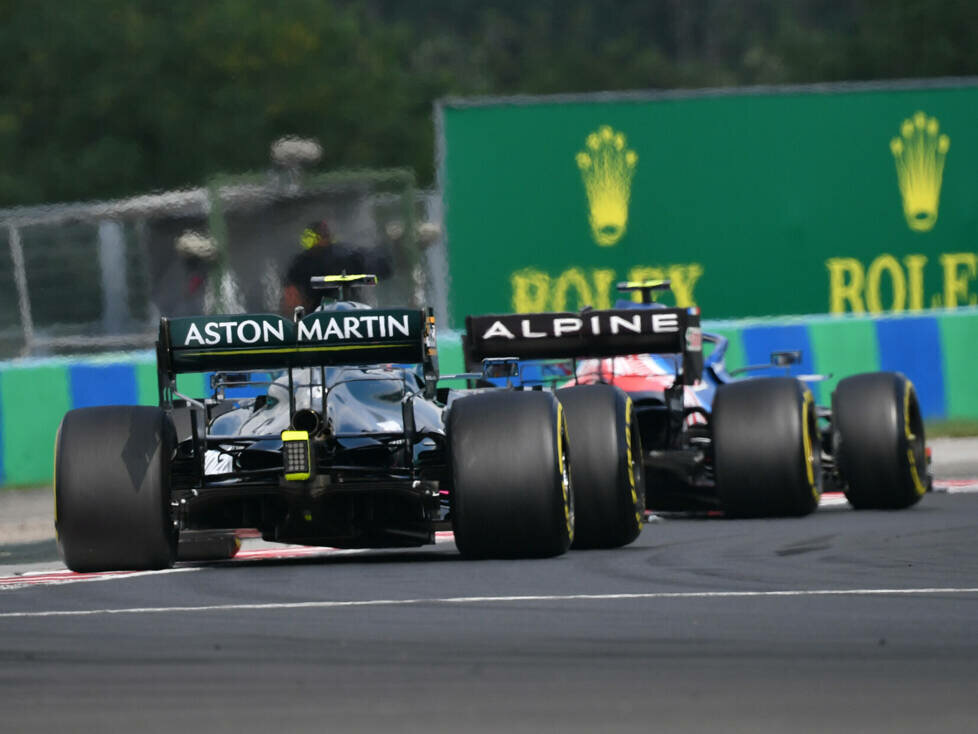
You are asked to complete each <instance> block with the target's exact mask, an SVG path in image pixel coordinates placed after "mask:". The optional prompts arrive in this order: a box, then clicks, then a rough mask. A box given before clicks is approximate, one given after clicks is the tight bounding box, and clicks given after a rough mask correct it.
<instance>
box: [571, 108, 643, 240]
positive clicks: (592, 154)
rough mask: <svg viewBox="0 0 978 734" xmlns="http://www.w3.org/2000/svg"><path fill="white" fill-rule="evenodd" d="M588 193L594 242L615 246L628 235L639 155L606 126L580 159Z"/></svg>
mask: <svg viewBox="0 0 978 734" xmlns="http://www.w3.org/2000/svg"><path fill="white" fill-rule="evenodd" d="M576 160H577V167H578V168H579V169H580V170H581V179H582V180H583V181H584V190H585V191H586V192H587V203H588V209H589V220H590V223H591V233H592V235H593V236H594V241H595V242H597V243H598V244H599V245H601V246H602V247H611V246H612V245H614V244H616V243H617V242H618V240H620V239H621V238H622V237H623V236H624V235H625V228H626V226H627V225H628V200H629V198H630V196H631V192H632V176H633V175H634V174H635V164H636V163H638V155H637V154H636V153H635V151H634V150H628V149H627V148H626V141H625V135H624V133H621V132H618V131H617V130H613V129H612V128H611V127H610V126H608V125H602V126H601V127H600V128H598V129H597V130H595V131H594V132H593V133H591V134H590V135H588V136H587V141H586V143H585V147H584V150H582V151H580V152H579V153H578V154H577V157H576Z"/></svg>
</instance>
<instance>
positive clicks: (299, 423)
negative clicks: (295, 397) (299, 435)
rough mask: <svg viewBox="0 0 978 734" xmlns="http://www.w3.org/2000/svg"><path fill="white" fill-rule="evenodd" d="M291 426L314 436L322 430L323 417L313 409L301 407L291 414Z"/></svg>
mask: <svg viewBox="0 0 978 734" xmlns="http://www.w3.org/2000/svg"><path fill="white" fill-rule="evenodd" d="M292 427H293V428H294V429H295V430H297V431H306V432H307V433H308V434H309V435H310V436H315V435H316V434H317V433H319V431H320V430H322V427H323V417H322V416H321V415H320V414H319V413H317V412H316V411H315V410H310V409H309V408H303V409H302V410H297V411H296V412H295V415H293V416H292Z"/></svg>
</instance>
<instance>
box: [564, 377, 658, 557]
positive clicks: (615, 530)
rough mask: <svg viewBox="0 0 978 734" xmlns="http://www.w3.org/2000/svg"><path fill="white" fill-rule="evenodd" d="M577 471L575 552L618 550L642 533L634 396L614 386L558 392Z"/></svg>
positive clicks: (642, 501) (642, 491) (642, 500)
mask: <svg viewBox="0 0 978 734" xmlns="http://www.w3.org/2000/svg"><path fill="white" fill-rule="evenodd" d="M556 395H557V399H558V400H560V403H561V405H563V406H564V412H565V414H566V416H567V434H568V436H569V438H570V454H569V456H570V465H571V466H572V467H573V470H574V480H573V487H574V544H573V547H574V548H578V549H579V548H619V547H621V546H623V545H627V544H628V543H631V542H632V541H633V540H635V538H637V537H638V535H639V533H640V532H641V530H642V515H643V513H644V511H645V489H644V484H643V478H642V440H641V435H640V434H639V430H638V422H637V421H636V420H635V409H634V407H633V406H632V401H631V398H629V397H628V395H626V394H625V393H624V392H623V391H622V390H620V389H619V388H617V387H614V386H612V385H576V386H573V387H565V388H562V389H560V390H558V391H557V393H556Z"/></svg>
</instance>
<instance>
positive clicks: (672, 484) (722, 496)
mask: <svg viewBox="0 0 978 734" xmlns="http://www.w3.org/2000/svg"><path fill="white" fill-rule="evenodd" d="M668 287H669V282H668V281H647V282H639V283H619V284H618V288H619V290H622V291H638V292H640V293H641V294H642V303H634V302H631V301H620V302H619V303H618V304H617V305H618V308H615V309H610V310H590V309H586V310H584V311H582V312H580V313H535V314H507V315H486V316H470V317H468V318H467V319H466V335H465V339H464V345H465V352H466V360H467V362H468V363H469V364H470V365H474V364H475V363H477V362H478V361H479V360H481V359H483V358H486V357H490V358H499V357H503V356H508V357H510V358H512V359H514V360H515V359H519V360H521V364H520V370H519V375H520V380H521V381H522V382H523V383H525V384H551V385H554V386H557V387H558V388H559V389H558V390H557V394H558V397H559V396H560V395H561V393H562V391H563V390H565V389H567V388H568V387H571V386H577V387H576V389H580V388H579V386H581V385H604V386H611V387H614V388H617V389H619V390H621V391H622V392H624V393H625V394H626V395H627V396H628V397H629V398H630V401H631V403H633V404H634V412H635V417H636V422H637V425H638V429H639V430H638V433H639V440H640V441H641V449H639V450H640V455H641V471H642V474H643V477H644V482H643V484H644V495H645V505H646V507H647V508H648V509H650V510H655V511H689V510H704V509H705V510H709V509H720V510H723V511H724V512H725V513H726V514H728V515H736V516H778V515H784V516H788V515H805V514H808V513H810V512H812V511H814V510H815V508H816V507H817V506H818V503H819V500H820V498H821V494H822V492H823V491H842V492H844V493H845V496H846V498H847V499H848V500H849V503H850V504H851V505H852V506H853V507H854V508H856V509H870V508H879V509H899V508H905V507H910V506H911V505H913V504H915V503H916V502H917V501H919V500H920V498H921V497H922V496H923V494H924V493H925V492H926V491H927V490H928V488H929V486H930V477H929V476H928V473H927V469H928V466H927V464H928V457H927V451H926V448H925V441H924V425H923V420H922V416H921V412H920V405H919V403H918V400H917V395H916V392H915V390H914V387H913V385H912V384H911V382H910V381H909V380H908V379H907V378H906V377H905V376H903V375H902V374H899V373H893V372H874V373H866V374H859V375H853V376H850V377H846V378H844V379H842V380H840V381H839V383H838V385H837V386H836V389H835V391H834V393H833V395H832V404H831V408H829V407H820V406H816V405H815V402H814V398H813V395H812V392H811V390H810V389H809V387H808V384H807V383H808V382H809V381H811V380H815V379H821V378H819V377H818V376H798V377H795V376H790V375H788V374H787V373H788V372H789V371H790V367H791V365H793V364H797V363H798V362H800V356H801V355H800V353H799V352H776V353H774V354H772V365H773V366H778V367H783V368H785V372H786V375H785V376H776V377H760V376H756V377H739V376H737V375H732V374H730V373H728V372H727V370H726V369H725V366H724V354H725V351H726V348H727V340H726V339H725V338H724V337H722V336H720V335H715V334H704V333H702V331H701V329H700V315H699V310H698V309H696V308H689V309H682V308H666V307H664V306H662V305H660V304H657V303H655V302H654V300H653V294H654V293H655V292H656V291H657V290H662V289H666V288H668ZM704 344H705V345H708V346H709V347H712V349H710V353H709V355H708V356H706V358H705V359H704ZM772 365H760V366H757V367H768V368H769V367H771V366H772ZM752 369H755V368H754V367H751V368H746V371H750V370H752ZM569 428H570V442H571V464H572V466H573V464H574V452H575V451H577V450H579V449H580V448H581V446H582V444H583V445H587V443H588V442H592V441H598V440H600V438H601V435H602V432H603V431H605V430H606V429H605V428H603V426H602V424H601V422H600V420H598V418H597V417H595V419H594V420H591V421H590V422H584V423H583V424H582V423H580V422H579V421H578V422H575V421H571V422H570V426H569ZM582 436H584V438H583V440H582V438H581V437H582ZM634 449H636V446H635V445H634V444H633V450H634Z"/></svg>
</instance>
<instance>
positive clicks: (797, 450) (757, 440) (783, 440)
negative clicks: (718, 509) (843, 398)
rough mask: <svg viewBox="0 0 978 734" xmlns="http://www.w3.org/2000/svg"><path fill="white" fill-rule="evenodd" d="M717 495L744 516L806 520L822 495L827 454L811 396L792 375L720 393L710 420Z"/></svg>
mask: <svg viewBox="0 0 978 734" xmlns="http://www.w3.org/2000/svg"><path fill="white" fill-rule="evenodd" d="M711 425H712V428H713V462H714V471H715V475H716V485H717V493H718V495H719V499H720V502H721V505H722V507H723V509H724V511H725V512H726V513H727V514H728V515H733V516H738V517H765V516H767V517H776V516H801V515H807V514H809V513H811V512H813V511H814V510H815V508H816V507H817V506H818V501H819V498H820V495H821V453H820V447H819V444H818V435H819V434H818V430H817V423H816V415H815V404H814V400H813V399H812V393H811V391H810V390H809V389H808V388H807V387H805V385H804V384H803V383H801V382H799V381H798V380H796V379H794V378H792V377H770V378H757V379H752V380H744V381H742V382H733V383H728V384H726V385H723V386H722V387H720V388H719V389H718V390H717V394H716V398H715V399H714V402H713V415H712V418H711Z"/></svg>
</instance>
